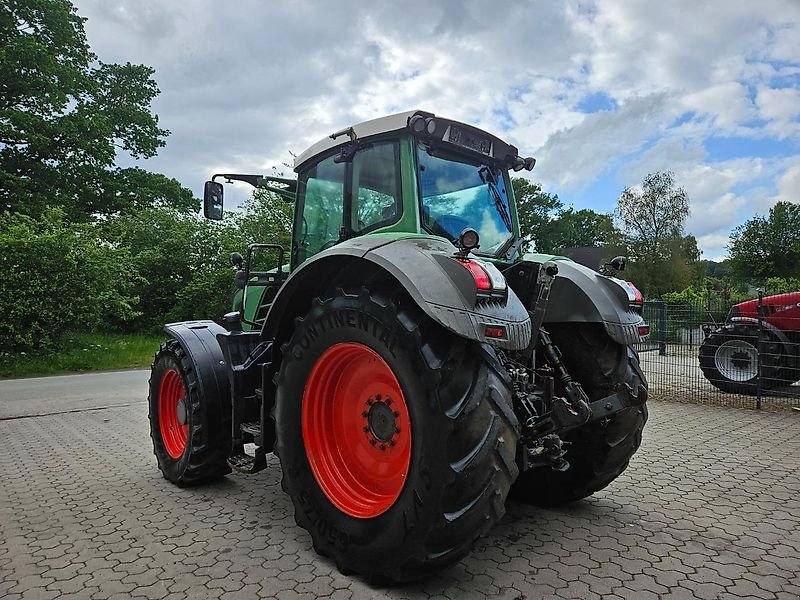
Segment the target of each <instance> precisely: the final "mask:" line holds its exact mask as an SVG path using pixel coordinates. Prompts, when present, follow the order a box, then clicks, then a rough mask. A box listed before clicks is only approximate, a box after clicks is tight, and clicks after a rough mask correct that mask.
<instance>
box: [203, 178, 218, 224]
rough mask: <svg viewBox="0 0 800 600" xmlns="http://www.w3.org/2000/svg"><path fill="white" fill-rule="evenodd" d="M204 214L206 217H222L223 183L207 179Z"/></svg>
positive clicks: (215, 218) (216, 218)
mask: <svg viewBox="0 0 800 600" xmlns="http://www.w3.org/2000/svg"><path fill="white" fill-rule="evenodd" d="M203 215H204V216H205V218H206V219H213V220H214V221H219V220H220V219H222V184H221V183H217V182H216V181H206V186H205V188H204V189H203Z"/></svg>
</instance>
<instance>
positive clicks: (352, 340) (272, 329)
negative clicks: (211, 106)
mask: <svg viewBox="0 0 800 600" xmlns="http://www.w3.org/2000/svg"><path fill="white" fill-rule="evenodd" d="M534 163H535V160H534V159H533V158H530V157H523V156H520V154H519V151H518V150H517V148H515V147H514V146H512V145H510V144H508V143H506V142H504V141H502V140H501V139H499V138H498V137H496V136H494V135H492V134H489V133H487V132H485V131H482V130H480V129H478V128H476V127H473V126H470V125H467V124H464V123H460V122H457V121H454V120H450V119H446V118H442V117H439V116H437V115H434V114H432V113H429V112H424V111H411V112H404V113H400V114H395V115H390V116H386V117H383V118H379V119H375V120H371V121H367V122H364V123H360V124H357V125H353V126H352V127H347V128H345V129H342V130H340V131H337V132H335V133H333V134H332V135H330V136H329V137H327V138H324V139H322V140H321V141H319V142H317V143H316V144H314V145H313V146H311V147H310V148H309V149H308V150H306V151H305V152H303V153H302V154H300V155H299V156H297V158H296V160H295V165H294V170H295V172H296V173H297V178H296V179H291V178H284V177H277V176H259V175H246V174H236V173H227V174H226V173H223V174H218V175H214V176H213V177H212V179H211V180H210V181H208V182H206V185H205V190H204V198H203V206H204V214H205V216H206V217H207V218H211V219H220V218H222V211H223V184H222V183H221V182H220V181H218V180H219V179H222V180H224V181H227V182H230V181H244V182H248V183H250V184H252V185H253V186H255V187H258V188H263V189H266V190H269V191H271V192H273V193H275V194H277V196H279V197H280V198H281V199H283V200H284V201H286V202H291V203H293V205H294V220H293V232H292V240H291V247H290V248H288V249H287V248H284V247H282V246H280V245H277V244H273V243H263V244H253V245H251V246H250V247H249V248H248V249H247V253H246V255H245V256H242V255H241V254H238V253H234V254H233V255H232V256H231V262H232V264H233V265H234V267H235V268H236V272H235V282H236V285H237V286H238V288H239V292H238V293H237V299H236V302H235V305H234V308H235V310H232V311H231V312H230V313H228V314H226V315H225V316H224V318H223V319H222V324H218V323H217V322H214V321H210V320H202V321H189V322H182V323H171V324H168V325H166V327H165V329H166V332H167V333H168V334H169V336H170V340H169V341H168V342H166V343H165V344H164V345H163V346H162V347H161V349H160V350H159V352H158V353H157V354H156V357H155V361H154V364H153V367H152V374H151V378H150V390H149V418H150V427H151V435H152V439H153V446H154V451H155V455H156V458H157V461H158V466H159V468H160V470H161V472H162V473H163V475H164V477H165V478H167V479H168V480H169V481H171V482H173V483H174V484H177V485H179V486H190V485H194V484H199V483H202V482H207V481H210V480H213V479H216V478H219V477H222V476H224V475H226V474H228V473H230V472H231V471H235V472H239V473H255V472H257V471H259V470H262V469H264V468H266V467H267V454H268V453H270V452H272V453H274V454H275V456H277V457H278V459H279V461H280V465H281V470H282V488H283V490H284V491H285V492H286V493H287V494H288V495H289V497H290V499H291V502H292V503H293V505H294V512H295V520H296V522H297V524H298V525H299V526H300V527H303V528H305V529H306V530H308V532H309V534H310V536H311V540H312V543H313V547H314V549H315V550H316V551H317V552H318V553H319V554H321V555H323V556H327V557H329V558H330V559H331V560H332V561H333V562H334V563H335V564H336V566H337V567H338V568H339V569H340V570H341V571H342V572H351V573H352V572H355V573H358V574H360V575H362V576H364V577H365V578H367V580H369V581H395V582H403V581H410V580H414V579H418V578H421V577H424V576H426V575H427V574H430V573H432V572H434V571H436V570H437V569H440V568H443V567H445V566H447V565H450V564H452V563H453V562H455V561H458V560H460V559H461V558H462V557H464V556H466V555H467V554H468V553H469V551H470V549H471V548H472V546H473V544H474V543H475V542H476V540H477V539H478V538H479V537H480V536H483V535H485V534H486V533H487V532H488V531H489V530H490V528H491V527H492V526H493V525H494V524H495V523H497V522H498V520H500V519H501V517H502V516H503V515H504V512H505V502H506V499H507V497H509V495H511V496H512V497H515V498H517V499H518V500H519V501H522V502H528V503H532V504H536V505H541V506H555V505H561V504H564V503H568V502H572V501H575V500H579V499H581V498H585V497H587V496H589V495H591V494H593V493H594V492H596V491H598V490H600V489H602V488H604V487H605V486H607V485H608V484H609V483H611V482H612V481H613V480H614V479H615V478H616V477H618V476H619V475H620V473H622V472H623V471H624V470H625V468H626V467H627V466H628V462H629V461H630V459H631V457H632V456H633V454H634V453H635V452H636V450H637V449H638V447H639V444H640V442H641V439H642V430H643V428H644V425H645V422H646V420H647V408H646V401H647V394H648V392H647V383H646V380H645V377H644V375H643V374H642V371H641V369H640V366H639V359H638V355H637V354H636V352H635V351H634V349H633V345H634V344H636V343H638V342H641V341H643V340H645V339H646V338H647V335H648V332H649V327H648V326H647V325H646V324H645V322H644V321H643V319H642V316H641V309H642V303H641V295H640V294H638V292H637V291H636V290H635V288H634V287H633V286H632V285H631V284H629V283H628V282H624V281H622V280H621V279H618V278H616V277H613V276H611V275H614V274H616V273H617V272H618V270H619V269H621V268H622V267H624V260H623V259H622V258H621V257H618V258H617V259H615V260H614V261H612V263H611V272H608V273H606V274H600V273H599V272H597V271H595V270H592V269H590V268H587V267H584V266H581V265H579V264H577V263H575V262H573V261H571V260H569V259H567V258H565V257H559V256H552V255H542V254H532V253H526V252H525V246H526V240H524V239H523V238H522V237H521V236H520V229H519V220H518V215H517V206H516V203H515V199H514V193H513V188H512V185H511V179H510V174H509V173H510V172H518V171H521V170H530V169H532V168H533V166H534ZM264 252H267V253H272V255H273V256H275V257H276V259H277V260H276V262H277V264H276V266H275V267H274V268H271V269H264V268H263V267H257V266H256V263H257V261H256V259H255V256H256V255H257V254H259V253H264ZM604 272H605V271H604Z"/></svg>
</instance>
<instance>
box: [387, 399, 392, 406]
mask: <svg viewBox="0 0 800 600" xmlns="http://www.w3.org/2000/svg"><path fill="white" fill-rule="evenodd" d="M391 404H392V399H391V398H387V399H386V406H391Z"/></svg>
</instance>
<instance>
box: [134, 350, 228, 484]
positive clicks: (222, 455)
mask: <svg viewBox="0 0 800 600" xmlns="http://www.w3.org/2000/svg"><path fill="white" fill-rule="evenodd" d="M148 404H149V408H150V414H149V418H150V437H151V438H152V439H153V451H154V453H155V455H156V459H157V460H158V468H159V469H160V470H161V472H162V474H163V475H164V477H165V478H166V479H168V480H169V481H171V482H172V483H175V484H177V485H181V486H184V485H193V484H197V483H202V482H204V481H207V480H209V479H216V478H218V477H222V476H223V475H225V474H227V473H230V468H229V467H228V464H227V461H226V458H227V456H228V449H229V444H230V436H229V435H228V432H227V429H226V427H225V423H226V422H227V421H226V419H225V418H224V415H222V414H221V411H222V407H220V406H216V405H213V404H212V402H211V401H210V400H209V399H208V398H204V397H203V395H202V393H201V390H200V387H199V385H198V382H197V373H196V371H195V367H194V365H193V364H192V361H191V359H190V358H189V356H188V355H187V354H186V352H185V351H184V350H183V348H182V347H181V345H180V343H179V342H178V341H177V340H170V341H168V342H167V343H165V344H162V346H161V348H160V349H159V351H158V353H157V354H156V357H155V360H154V361H153V367H152V371H151V373H150V394H149V396H148ZM226 442H227V444H228V445H226Z"/></svg>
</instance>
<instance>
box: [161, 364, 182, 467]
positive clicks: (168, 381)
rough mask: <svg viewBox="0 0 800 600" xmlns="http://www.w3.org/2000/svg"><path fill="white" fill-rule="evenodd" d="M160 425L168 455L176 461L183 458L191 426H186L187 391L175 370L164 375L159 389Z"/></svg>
mask: <svg viewBox="0 0 800 600" xmlns="http://www.w3.org/2000/svg"><path fill="white" fill-rule="evenodd" d="M158 425H159V428H160V429H161V439H162V440H163V441H164V448H165V449H166V450H167V454H169V455H170V456H171V457H172V458H175V459H178V458H180V457H181V456H183V451H184V450H186V439H187V438H188V435H189V426H188V425H187V424H186V389H185V388H184V387H183V380H181V376H180V375H179V374H178V372H177V371H176V370H175V369H170V370H169V371H167V372H166V373H164V377H162V378H161V385H159V387H158Z"/></svg>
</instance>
